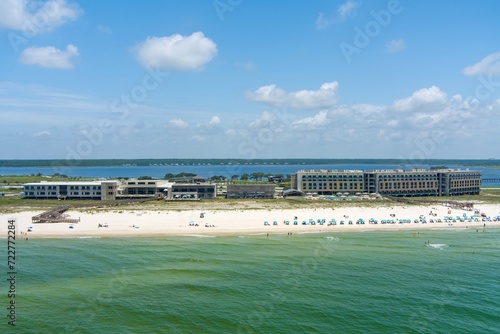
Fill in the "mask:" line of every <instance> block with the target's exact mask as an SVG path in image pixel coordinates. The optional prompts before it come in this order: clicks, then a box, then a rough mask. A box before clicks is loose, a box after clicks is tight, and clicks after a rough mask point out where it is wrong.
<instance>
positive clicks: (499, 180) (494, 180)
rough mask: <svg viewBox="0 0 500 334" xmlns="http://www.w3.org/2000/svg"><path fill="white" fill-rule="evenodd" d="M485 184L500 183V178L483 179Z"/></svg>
mask: <svg viewBox="0 0 500 334" xmlns="http://www.w3.org/2000/svg"><path fill="white" fill-rule="evenodd" d="M482 181H483V183H493V182H500V178H496V179H482Z"/></svg>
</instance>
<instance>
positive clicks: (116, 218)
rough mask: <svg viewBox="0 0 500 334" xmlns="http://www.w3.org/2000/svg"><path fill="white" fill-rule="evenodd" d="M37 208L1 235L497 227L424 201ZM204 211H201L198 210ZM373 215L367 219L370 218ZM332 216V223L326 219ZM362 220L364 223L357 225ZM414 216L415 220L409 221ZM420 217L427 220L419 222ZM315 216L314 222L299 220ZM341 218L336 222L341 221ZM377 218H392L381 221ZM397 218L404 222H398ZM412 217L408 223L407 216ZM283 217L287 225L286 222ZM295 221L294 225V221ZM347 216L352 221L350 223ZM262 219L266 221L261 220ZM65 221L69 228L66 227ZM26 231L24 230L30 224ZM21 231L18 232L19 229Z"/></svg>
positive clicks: (483, 208) (496, 209)
mask: <svg viewBox="0 0 500 334" xmlns="http://www.w3.org/2000/svg"><path fill="white" fill-rule="evenodd" d="M477 209H478V210H480V212H481V213H485V215H487V216H489V217H491V218H493V217H497V216H499V215H500V205H496V204H484V205H477ZM39 213H41V211H25V212H20V213H11V214H0V221H1V223H0V238H1V239H6V238H7V233H8V230H7V222H8V220H9V219H15V220H16V235H17V237H20V239H25V238H26V237H28V238H29V239H35V238H117V237H163V236H184V237H188V236H190V237H197V236H198V237H214V236H244V235H295V234H305V233H341V232H372V231H410V232H411V231H414V232H415V233H417V232H419V231H423V230H448V229H465V228H470V229H478V230H479V229H483V228H485V227H486V228H488V229H489V228H500V221H482V219H481V218H480V217H479V221H477V222H475V221H472V222H469V221H467V220H466V221H465V222H460V221H456V222H451V221H450V222H444V221H443V222H441V223H437V222H434V223H431V222H430V221H431V219H433V220H437V219H441V220H443V219H444V217H446V216H452V217H454V218H457V217H463V215H464V214H465V215H466V216H467V217H470V216H472V215H473V214H474V212H471V211H465V210H460V209H450V208H448V207H445V206H443V205H426V206H422V205H420V206H383V207H369V208H367V207H359V206H355V205H352V206H346V207H339V208H297V209H288V208H287V209H280V208H278V207H276V208H273V209H269V208H266V209H261V210H255V209H251V210H245V209H234V210H214V209H212V210H204V211H200V210H182V211H177V210H176V211H168V210H163V211H162V210H127V209H125V208H123V209H122V210H120V211H116V210H113V211H111V210H110V211H97V212H92V211H91V212H79V211H68V212H67V214H68V215H69V216H70V217H69V218H79V219H80V222H79V223H76V224H70V223H41V224H32V222H31V217H32V216H34V215H36V214H39ZM202 213H203V214H202ZM370 218H373V219H375V220H377V221H378V222H377V224H370V223H369V220H370ZM332 219H335V222H336V225H333V224H332V223H331V220H332ZM358 219H363V220H364V222H365V223H364V224H361V223H360V224H357V223H356V222H357V221H358ZM415 219H417V220H419V222H418V223H415V222H414V220H415ZM420 219H423V220H425V221H426V223H422V222H421V221H420ZM310 220H314V223H315V224H313V225H310V224H307V225H303V222H306V223H309V221H310ZM342 220H343V221H344V224H343V225H341V224H340V222H341V221H342ZM382 220H392V221H393V223H392V224H390V223H386V224H382V223H381V222H382ZM400 220H403V221H405V223H401V221H400ZM408 220H410V221H411V222H410V223H408V222H407V221H408ZM286 221H288V222H289V223H288V225H286ZM294 221H296V222H297V225H294ZM349 221H352V224H349ZM264 222H267V223H268V224H269V225H264ZM70 225H72V226H73V227H72V228H70ZM30 226H31V227H32V228H31V232H27V231H28V228H29V227H30ZM21 232H22V234H21Z"/></svg>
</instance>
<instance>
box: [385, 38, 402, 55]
mask: <svg viewBox="0 0 500 334" xmlns="http://www.w3.org/2000/svg"><path fill="white" fill-rule="evenodd" d="M404 48H405V41H404V39H402V38H398V39H393V40H392V41H390V42H389V43H387V44H386V45H385V49H386V50H387V52H390V53H395V52H399V51H403V50H404Z"/></svg>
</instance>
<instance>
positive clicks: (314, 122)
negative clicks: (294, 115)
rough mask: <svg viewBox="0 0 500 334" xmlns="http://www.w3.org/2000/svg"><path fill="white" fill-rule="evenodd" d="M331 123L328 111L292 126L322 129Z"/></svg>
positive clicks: (296, 122) (295, 122) (298, 121)
mask: <svg viewBox="0 0 500 334" xmlns="http://www.w3.org/2000/svg"><path fill="white" fill-rule="evenodd" d="M328 123H330V120H329V119H328V112H327V111H326V110H322V111H320V112H319V113H318V114H316V115H314V116H312V117H306V118H303V119H300V120H297V121H294V122H293V123H292V126H295V127H302V126H305V127H306V128H308V129H317V128H321V127H323V126H325V125H327V124H328Z"/></svg>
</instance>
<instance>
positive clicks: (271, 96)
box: [246, 81, 339, 109]
mask: <svg viewBox="0 0 500 334" xmlns="http://www.w3.org/2000/svg"><path fill="white" fill-rule="evenodd" d="M338 86H339V85H338V82H337V81H334V82H327V83H324V84H323V85H321V87H320V89H318V90H299V91H295V92H289V93H288V92H286V91H285V90H283V89H281V88H279V87H277V86H276V85H268V86H262V87H260V88H258V89H257V90H256V91H254V92H249V93H247V94H246V96H247V98H248V99H249V100H251V101H255V102H261V103H264V104H268V105H272V106H280V107H290V108H295V109H317V108H328V107H332V106H334V105H335V104H336V102H337V100H338V97H337V89H338Z"/></svg>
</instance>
